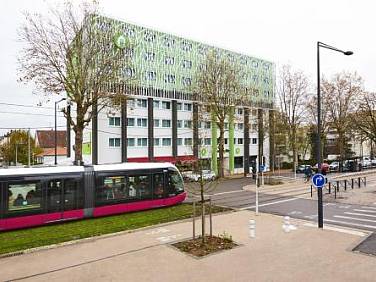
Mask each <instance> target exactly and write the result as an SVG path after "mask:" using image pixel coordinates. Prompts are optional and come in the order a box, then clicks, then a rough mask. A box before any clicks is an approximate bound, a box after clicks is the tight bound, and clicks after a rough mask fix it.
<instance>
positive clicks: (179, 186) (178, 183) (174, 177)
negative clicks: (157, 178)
mask: <svg viewBox="0 0 376 282" xmlns="http://www.w3.org/2000/svg"><path fill="white" fill-rule="evenodd" d="M168 186H169V190H170V193H169V194H172V193H174V194H180V193H182V192H184V182H183V178H182V177H181V175H180V173H179V172H178V171H176V170H170V171H169V177H168Z"/></svg>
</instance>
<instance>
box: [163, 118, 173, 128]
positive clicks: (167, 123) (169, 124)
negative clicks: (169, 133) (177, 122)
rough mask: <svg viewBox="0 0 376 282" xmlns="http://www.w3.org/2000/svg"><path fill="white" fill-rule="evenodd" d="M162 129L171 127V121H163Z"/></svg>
mask: <svg viewBox="0 0 376 282" xmlns="http://www.w3.org/2000/svg"><path fill="white" fill-rule="evenodd" d="M162 127H171V120H170V119H162Z"/></svg>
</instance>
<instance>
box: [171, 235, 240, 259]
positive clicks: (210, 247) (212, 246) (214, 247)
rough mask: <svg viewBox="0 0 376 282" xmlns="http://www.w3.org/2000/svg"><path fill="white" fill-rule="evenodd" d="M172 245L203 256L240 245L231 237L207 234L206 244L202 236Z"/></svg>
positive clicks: (197, 255)
mask: <svg viewBox="0 0 376 282" xmlns="http://www.w3.org/2000/svg"><path fill="white" fill-rule="evenodd" d="M172 246H174V247H175V248H177V249H179V250H180V251H182V252H186V253H188V254H190V255H193V256H195V257H203V256H206V255H209V254H213V253H216V252H219V251H223V250H230V249H232V248H234V247H236V246H238V245H237V244H236V243H235V242H234V241H233V240H232V238H231V237H226V236H219V237H218V236H212V237H210V236H205V244H203V243H202V237H198V238H196V239H189V240H186V241H182V242H178V243H174V244H172Z"/></svg>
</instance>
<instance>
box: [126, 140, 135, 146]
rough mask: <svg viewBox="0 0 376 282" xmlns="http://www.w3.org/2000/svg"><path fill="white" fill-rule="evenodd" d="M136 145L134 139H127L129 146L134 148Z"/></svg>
mask: <svg viewBox="0 0 376 282" xmlns="http://www.w3.org/2000/svg"><path fill="white" fill-rule="evenodd" d="M135 145H136V143H135V140H134V138H127V146H128V147H134V146H135Z"/></svg>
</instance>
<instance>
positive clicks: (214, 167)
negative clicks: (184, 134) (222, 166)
mask: <svg viewBox="0 0 376 282" xmlns="http://www.w3.org/2000/svg"><path fill="white" fill-rule="evenodd" d="M217 136H218V133H217V122H216V117H215V114H214V113H213V112H212V113H211V146H212V150H211V170H212V171H214V173H215V174H216V175H217V174H218V162H217V149H218V146H217Z"/></svg>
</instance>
